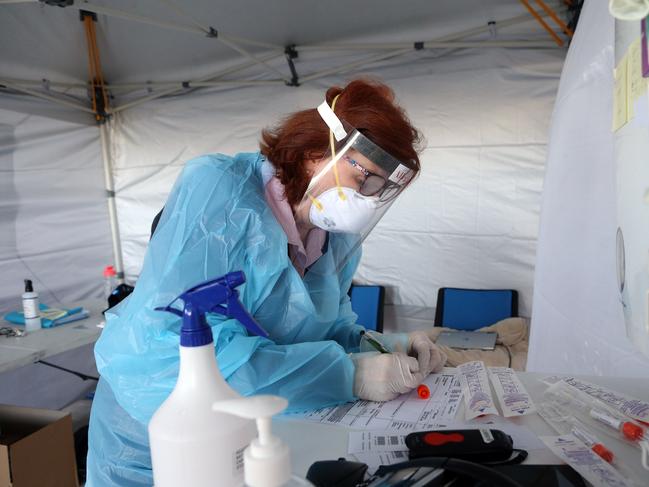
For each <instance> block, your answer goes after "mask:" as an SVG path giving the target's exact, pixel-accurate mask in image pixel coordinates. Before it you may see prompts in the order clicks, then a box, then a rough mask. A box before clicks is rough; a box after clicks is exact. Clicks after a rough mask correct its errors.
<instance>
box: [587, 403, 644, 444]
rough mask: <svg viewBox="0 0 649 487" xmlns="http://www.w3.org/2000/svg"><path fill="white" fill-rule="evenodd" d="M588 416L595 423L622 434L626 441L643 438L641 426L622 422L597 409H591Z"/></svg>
mask: <svg viewBox="0 0 649 487" xmlns="http://www.w3.org/2000/svg"><path fill="white" fill-rule="evenodd" d="M589 414H590V417H591V418H593V419H594V420H595V421H598V422H600V423H603V424H605V425H607V426H610V427H611V428H614V429H616V430H617V431H619V432H620V433H622V436H624V437H625V438H626V439H627V440H631V441H640V440H642V439H643V438H644V437H645V434H644V429H643V428H642V426H640V425H639V424H636V423H634V422H632V421H624V420H623V419H619V418H616V417H615V416H613V415H612V414H609V413H607V412H606V411H601V410H599V409H591V410H590V413H589Z"/></svg>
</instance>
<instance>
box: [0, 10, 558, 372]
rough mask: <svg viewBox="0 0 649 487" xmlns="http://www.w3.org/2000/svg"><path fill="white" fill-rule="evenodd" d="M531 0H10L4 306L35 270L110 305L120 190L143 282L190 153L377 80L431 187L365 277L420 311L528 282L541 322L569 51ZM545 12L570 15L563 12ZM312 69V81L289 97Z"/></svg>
mask: <svg viewBox="0 0 649 487" xmlns="http://www.w3.org/2000/svg"><path fill="white" fill-rule="evenodd" d="M523 3H524V2H520V1H516V0H497V1H495V0H494V1H490V2H483V1H479V0H462V1H457V0H444V1H437V2H434V3H431V2H427V1H414V2H408V4H407V8H406V7H404V5H403V4H399V3H395V2H387V1H381V2H368V1H362V0H353V1H351V2H349V1H348V2H344V3H343V2H326V3H323V2H313V1H307V2H288V1H281V2H261V1H259V0H246V1H242V2H236V3H225V2H224V3H222V4H219V5H217V4H215V3H214V2H209V1H207V0H192V1H191V2H183V3H182V4H181V3H180V2H177V3H176V2H173V1H171V0H159V1H154V0H148V1H143V2H137V3H134V2H126V1H111V2H107V1H100V0H93V1H92V2H74V3H73V4H72V5H69V6H67V7H65V8H59V7H54V6H50V5H45V4H44V3H38V2H15V1H10V2H0V85H3V86H4V87H5V88H4V89H2V90H1V91H0V171H2V172H3V174H4V175H6V176H7V177H4V176H3V178H2V181H1V182H0V188H2V189H1V191H0V208H2V212H1V213H0V225H2V229H3V231H2V233H1V236H0V240H1V243H2V245H1V246H0V271H2V275H3V279H2V281H0V311H2V312H6V311H8V310H9V309H12V308H15V307H16V306H18V305H19V299H18V296H19V294H20V291H21V286H22V279H23V278H26V277H32V278H33V279H34V280H35V286H36V287H37V288H38V290H39V291H40V292H41V294H42V296H43V301H45V302H48V303H51V304H64V303H74V302H76V301H78V300H80V299H83V298H85V297H89V296H98V295H99V294H100V290H101V284H102V282H101V279H102V277H101V270H102V268H103V267H104V266H105V265H107V264H111V263H113V261H114V257H113V246H112V245H111V234H110V225H109V220H110V218H109V214H108V212H107V210H106V195H105V189H106V187H107V186H108V189H110V190H114V195H115V198H114V199H112V201H114V203H113V208H114V209H115V210H116V212H115V214H116V224H115V225H114V227H115V229H116V230H117V233H115V240H116V243H119V244H120V246H121V251H120V252H119V253H120V255H121V256H122V257H123V263H124V271H125V274H126V279H127V281H130V282H133V281H135V280H136V279H137V276H138V273H139V270H140V267H141V263H142V258H143V255H144V252H145V250H146V244H147V242H148V234H149V228H150V223H151V220H152V218H153V216H154V215H155V214H156V213H157V212H158V211H159V210H160V208H161V207H162V206H163V205H164V201H165V199H166V196H167V193H168V191H169V189H170V188H171V185H172V183H173V181H174V180H175V178H176V176H177V175H178V172H179V171H180V170H181V168H182V166H183V164H184V163H185V162H186V161H187V160H188V159H190V158H192V157H194V156H197V155H199V154H202V153H207V152H223V153H234V152H239V151H254V150H257V147H258V140H259V133H260V129H261V128H263V127H264V126H268V125H270V124H272V123H274V122H275V121H276V120H278V118H279V117H280V116H282V115H283V114H286V113H288V112H291V111H293V110H296V109H299V108H304V107H310V106H316V105H317V104H318V103H320V102H321V100H322V96H323V93H324V91H325V90H326V88H327V87H328V86H331V85H333V84H343V83H345V82H346V81H347V80H349V79H351V78H352V77H354V76H359V75H368V76H374V77H378V78H380V79H382V80H384V81H386V82H387V83H388V84H390V85H391V86H392V87H393V88H394V89H395V92H396V94H397V97H398V99H399V101H400V102H401V103H402V105H403V106H404V107H405V108H406V110H407V111H408V113H409V115H410V117H411V119H412V121H413V122H414V124H415V125H416V126H417V127H419V128H420V129H421V131H422V132H423V134H424V136H425V138H426V146H425V149H424V152H423V154H422V164H423V171H422V174H421V176H420V177H419V179H418V180H417V181H416V183H415V184H414V185H413V186H412V188H410V189H409V190H408V191H407V192H406V193H404V195H403V197H402V198H400V199H399V200H398V201H397V202H396V203H395V205H394V206H393V207H392V208H391V209H390V211H389V212H388V214H387V215H386V217H385V218H384V219H383V220H382V222H381V223H380V224H379V226H377V228H376V229H375V231H374V232H373V233H372V234H371V236H370V238H368V240H367V241H366V243H365V245H364V257H363V260H362V263H361V267H360V269H359V271H358V274H357V276H356V278H357V279H358V280H359V281H361V282H372V283H378V284H383V285H385V286H387V287H388V290H389V294H388V299H389V301H391V302H393V303H396V304H403V305H409V306H427V307H432V306H434V305H435V300H436V294H437V288H439V287H441V286H454V287H469V288H513V289H517V290H518V291H519V292H520V294H521V312H522V314H524V315H526V316H531V314H532V294H533V283H534V268H535V258H536V252H537V236H538V226H539V214H540V201H541V192H542V188H543V178H544V171H545V161H546V146H547V143H548V135H547V134H548V131H549V123H550V118H551V113H552V109H553V105H554V101H555V95H556V90H557V87H558V82H559V77H560V74H561V69H562V66H563V62H564V57H565V53H566V50H565V49H564V48H559V47H558V46H557V44H556V42H555V40H554V39H553V38H552V37H551V36H550V35H549V33H548V32H547V31H546V30H544V28H542V27H541V25H540V24H539V23H538V22H537V21H536V20H535V19H534V17H533V16H532V15H531V14H530V13H529V12H528V11H527V9H526V7H525V6H524V5H523ZM530 3H531V2H530ZM546 3H547V5H549V6H550V7H552V8H553V9H555V10H556V11H558V12H560V15H561V18H562V19H564V20H566V19H567V18H568V17H569V12H566V11H565V9H564V5H563V2H559V1H552V2H546ZM536 8H537V9H538V10H539V14H540V15H541V16H542V18H544V19H546V21H547V22H548V24H549V25H550V26H551V27H552V29H553V31H554V32H556V34H555V35H558V36H559V37H560V38H561V39H563V40H566V36H565V35H564V34H563V33H562V32H561V29H560V28H559V27H558V26H557V25H556V23H554V22H552V21H551V20H550V19H549V17H548V15H547V13H546V12H544V11H543V10H541V9H540V8H538V6H537V7H536ZM79 10H87V11H93V12H96V13H97V22H96V23H95V29H96V32H97V45H98V51H99V53H100V57H101V66H102V71H103V75H104V78H105V80H106V82H107V83H108V89H109V93H110V94H111V96H112V98H111V99H110V106H111V108H112V110H113V111H114V113H112V114H111V116H110V118H109V120H108V122H107V123H105V124H103V125H101V129H100V130H101V131H102V132H103V139H104V142H105V144H104V145H103V146H102V143H101V142H102V137H100V130H98V128H97V126H96V125H95V120H94V117H93V115H92V114H90V113H87V108H88V107H89V106H90V105H89V101H88V93H87V81H88V79H89V75H88V53H87V47H86V39H85V34H84V24H83V23H82V22H80V20H79ZM493 22H495V24H493ZM210 29H213V30H212V31H211V32H212V35H211V36H208V35H206V32H207V33H209V32H210ZM214 31H216V35H215V34H214ZM415 43H423V46H422V45H421V44H417V45H416V44H415ZM287 46H294V48H295V50H296V52H297V57H296V58H294V59H292V61H293V64H294V68H295V73H293V72H292V71H291V69H290V66H289V63H288V62H287V58H286V56H285V48H286V47H287ZM416 47H417V48H420V47H423V49H416ZM260 61H261V62H260ZM294 74H297V76H298V78H297V81H298V82H299V84H300V86H287V85H286V81H289V82H290V81H291V80H293V81H295V78H294ZM183 83H184V85H183ZM161 94H166V96H164V97H160V95H161ZM61 102H63V104H61ZM73 106H83V107H84V108H85V109H86V111H82V110H80V109H77V108H73ZM102 149H103V153H102ZM104 167H106V168H107V171H106V175H105V176H106V177H105V176H104ZM539 326H543V325H539ZM540 368H542V367H541V366H540Z"/></svg>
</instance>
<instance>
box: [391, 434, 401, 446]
mask: <svg viewBox="0 0 649 487" xmlns="http://www.w3.org/2000/svg"><path fill="white" fill-rule="evenodd" d="M390 444H391V445H398V444H399V437H398V436H390Z"/></svg>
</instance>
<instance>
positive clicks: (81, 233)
mask: <svg viewBox="0 0 649 487" xmlns="http://www.w3.org/2000/svg"><path fill="white" fill-rule="evenodd" d="M103 188H104V176H103V169H102V161H101V147H100V144H99V131H98V129H97V127H96V125H95V123H94V117H93V116H92V115H90V114H87V113H83V112H76V111H74V110H70V109H67V108H59V107H58V106H57V105H52V104H49V103H47V102H46V103H44V102H42V101H40V100H36V99H34V98H32V97H28V96H22V95H9V94H3V95H2V96H0V275H1V276H2V279H0V315H4V314H5V313H7V312H9V311H11V310H14V309H20V306H21V299H20V295H21V293H22V292H23V279H25V278H29V279H32V280H33V281H34V288H35V289H36V290H37V291H38V292H39V294H40V298H41V302H43V303H46V304H48V305H50V306H73V305H75V304H77V303H79V302H80V300H83V299H86V298H90V297H99V296H100V295H101V292H102V289H103V288H102V273H101V271H102V266H104V265H106V264H107V263H110V262H111V261H112V259H113V253H112V247H111V239H110V228H109V226H108V211H107V208H106V196H105V191H104V189H103ZM50 361H51V362H52V363H55V364H57V365H61V366H64V367H67V368H70V369H72V370H77V371H80V372H83V373H86V374H89V375H93V376H96V375H97V369H96V368H95V361H94V356H93V347H92V346H91V345H89V346H86V347H82V348H78V349H75V350H72V351H70V352H67V353H64V354H60V355H58V356H56V357H52V358H51V359H50ZM94 384H95V383H94V382H93V381H82V380H81V379H79V378H78V377H75V376H73V375H70V374H67V373H65V372H62V371H60V370H55V369H53V368H50V367H46V366H45V365H41V364H34V365H29V366H26V367H21V368H19V369H16V370H12V371H10V372H6V373H3V374H1V375H0V398H1V402H3V403H7V404H16V405H22V406H31V407H44V408H56V409H58V408H61V407H63V406H66V405H67V404H68V403H70V402H71V401H73V400H74V399H75V398H77V397H81V396H83V395H84V394H85V393H86V392H87V391H88V390H89V389H92V388H94Z"/></svg>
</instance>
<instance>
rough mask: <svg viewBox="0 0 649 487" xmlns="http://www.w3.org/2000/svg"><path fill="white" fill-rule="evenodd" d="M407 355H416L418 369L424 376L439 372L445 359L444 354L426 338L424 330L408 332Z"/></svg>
mask: <svg viewBox="0 0 649 487" xmlns="http://www.w3.org/2000/svg"><path fill="white" fill-rule="evenodd" d="M408 355H410V356H413V357H417V362H419V370H420V372H421V373H422V374H423V376H424V377H427V376H428V374H432V373H436V372H441V370H442V369H443V368H444V364H445V363H446V359H447V357H446V354H445V353H444V352H442V351H441V350H440V349H439V347H438V346H437V345H435V344H434V343H433V341H432V340H431V339H430V338H428V335H427V334H426V332H425V331H413V332H412V333H409V334H408Z"/></svg>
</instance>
